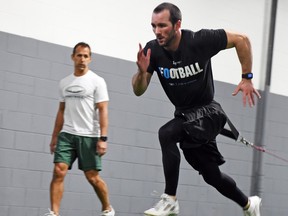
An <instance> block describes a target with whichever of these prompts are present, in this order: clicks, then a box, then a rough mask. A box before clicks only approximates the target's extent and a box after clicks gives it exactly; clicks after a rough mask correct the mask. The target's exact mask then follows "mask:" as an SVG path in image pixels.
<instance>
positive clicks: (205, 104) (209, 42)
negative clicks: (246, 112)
mask: <svg viewBox="0 0 288 216" xmlns="http://www.w3.org/2000/svg"><path fill="white" fill-rule="evenodd" d="M181 20H182V15H181V11H180V10H179V8H178V7H177V6H175V5H173V4H171V3H162V4H160V5H158V6H157V7H156V8H155V9H154V11H153V13H152V21H151V25H152V29H153V32H154V34H155V36H156V39H155V40H151V41H149V42H148V43H147V44H146V46H145V47H144V49H143V48H142V46H141V44H139V51H138V54H137V66H138V72H137V73H136V74H135V75H134V76H133V78H132V85H133V90H134V93H135V95H137V96H140V95H142V94H143V93H144V92H145V91H146V89H147V87H148V86H149V83H150V79H151V77H152V75H153V73H154V72H155V73H157V75H158V78H159V80H160V83H161V85H162V87H163V89H164V91H165V93H166V94H167V96H168V98H169V99H170V101H171V103H172V104H173V105H174V106H175V113H174V118H173V119H172V120H170V121H169V122H167V123H166V124H165V125H163V126H162V127H161V128H160V129H159V132H158V135H159V141H160V145H161V150H162V162H163V168H164V176H165V191H164V194H163V195H162V196H161V200H160V201H159V202H158V203H157V204H156V205H155V206H154V207H153V208H150V209H148V210H147V211H145V214H146V215H154V216H168V215H170V214H178V213H179V205H178V201H177V199H176V192H177V186H178V177H179V166H180V152H179V149H178V147H177V145H176V143H180V148H181V149H182V151H183V154H184V156H185V159H186V160H187V162H188V163H189V164H190V165H191V166H192V167H193V168H194V169H195V170H197V171H199V173H200V174H201V175H202V176H203V179H204V180H205V182H206V183H208V184H209V185H211V186H213V187H215V188H216V189H217V190H218V191H219V192H220V193H221V194H222V195H224V196H225V197H227V198H229V199H231V200H233V201H234V202H236V203H237V204H238V205H239V206H240V207H241V208H242V209H243V211H244V215H245V216H260V210H259V208H260V204H261V199H260V198H259V197H258V196H252V197H247V196H246V195H245V194H244V193H243V192H242V191H241V190H240V189H239V188H238V187H237V185H236V183H235V181H234V180H233V179H232V178H231V177H230V176H228V175H226V174H224V173H223V172H221V171H220V169H219V166H220V165H221V164H223V163H224V162H225V161H224V159H223V157H222V155H221V153H220V152H219V151H218V148H217V144H216V140H215V137H216V136H217V135H218V134H219V133H220V131H221V130H222V129H223V127H224V125H225V123H226V120H227V117H226V115H225V113H224V111H223V110H222V108H221V106H220V104H219V103H217V102H216V101H215V100H214V84H213V77H212V67H211V58H212V57H213V56H214V55H216V54H217V53H218V52H219V51H221V50H225V49H229V48H235V49H236V51H237V55H238V58H239V61H240V64H241V66H242V80H241V81H240V83H239V84H238V86H237V88H236V89H235V91H234V92H233V95H237V94H238V93H239V91H242V94H243V97H242V100H243V104H244V106H245V105H246V102H247V100H248V103H249V105H250V106H254V105H255V95H256V96H257V97H258V98H260V94H259V92H258V91H257V90H256V89H255V88H254V87H253V83H252V80H251V79H252V77H253V74H252V73H251V71H252V51H251V45H250V41H249V39H248V37H247V36H245V35H244V34H239V33H234V32H230V31H226V30H224V29H217V30H208V29H202V30H200V31H196V32H194V31H190V30H182V29H181Z"/></svg>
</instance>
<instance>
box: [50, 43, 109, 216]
mask: <svg viewBox="0 0 288 216" xmlns="http://www.w3.org/2000/svg"><path fill="white" fill-rule="evenodd" d="M71 58H72V60H73V62H74V73H73V74H71V75H69V76H67V77H65V78H64V79H62V80H61V81H60V85H59V90H60V105H59V110H58V113H57V116H56V121H55V126H54V131H53V134H52V140H51V144H50V150H51V153H54V164H55V165H54V171H53V178H52V181H51V184H50V202H51V210H49V213H47V214H46V216H59V209H60V203H61V199H62V196H63V192H64V178H65V176H66V174H67V171H68V170H69V169H71V167H72V164H73V163H74V161H75V160H76V158H78V168H79V169H80V170H82V171H83V172H84V174H85V176H86V178H87V180H88V181H89V183H90V184H91V185H92V187H93V188H94V190H95V192H96V194H97V196H98V198H99V200H100V202H101V204H102V214H101V216H114V215H115V211H114V209H113V208H112V206H111V205H110V201H109V195H108V188H107V185H106V183H105V182H104V180H103V179H102V178H101V177H100V175H99V171H100V170H101V169H102V165H101V157H102V156H103V155H104V154H105V153H106V150H107V133H108V101H109V97H108V91H107V86H106V82H105V80H104V79H103V78H102V77H100V76H98V75H96V74H95V73H93V72H92V71H91V70H89V67H88V65H89V63H90V62H91V49H90V46H89V45H88V44H86V43H84V42H80V43H78V44H77V45H76V46H75V47H74V49H73V54H72V56H71Z"/></svg>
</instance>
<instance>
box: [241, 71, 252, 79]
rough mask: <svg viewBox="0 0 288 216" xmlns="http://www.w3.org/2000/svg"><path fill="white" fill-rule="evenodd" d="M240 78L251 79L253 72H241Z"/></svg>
mask: <svg viewBox="0 0 288 216" xmlns="http://www.w3.org/2000/svg"><path fill="white" fill-rule="evenodd" d="M242 78H244V79H252V78H253V73H251V72H250V73H244V74H242Z"/></svg>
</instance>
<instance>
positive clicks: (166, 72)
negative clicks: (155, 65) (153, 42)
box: [159, 62, 203, 79]
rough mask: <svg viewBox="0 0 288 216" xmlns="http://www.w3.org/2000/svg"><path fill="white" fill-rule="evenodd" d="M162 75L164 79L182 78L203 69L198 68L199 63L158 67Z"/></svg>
mask: <svg viewBox="0 0 288 216" xmlns="http://www.w3.org/2000/svg"><path fill="white" fill-rule="evenodd" d="M159 71H160V73H161V75H162V77H164V78H166V79H183V78H187V77H191V76H194V75H196V74H198V73H201V72H202V71H203V69H201V68H200V66H199V63H198V62H196V63H195V64H191V65H187V66H184V67H178V68H164V67H159Z"/></svg>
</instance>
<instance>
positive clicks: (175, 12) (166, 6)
mask: <svg viewBox="0 0 288 216" xmlns="http://www.w3.org/2000/svg"><path fill="white" fill-rule="evenodd" d="M163 10H169V12H170V19H169V20H170V22H171V23H172V24H173V25H174V24H175V23H177V22H178V20H182V14H181V11H180V9H179V8H178V7H177V6H176V5H174V4H172V3H169V2H163V3H161V4H160V5H158V6H157V7H156V8H155V9H154V10H153V13H156V14H157V13H160V12H162V11H163Z"/></svg>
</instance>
